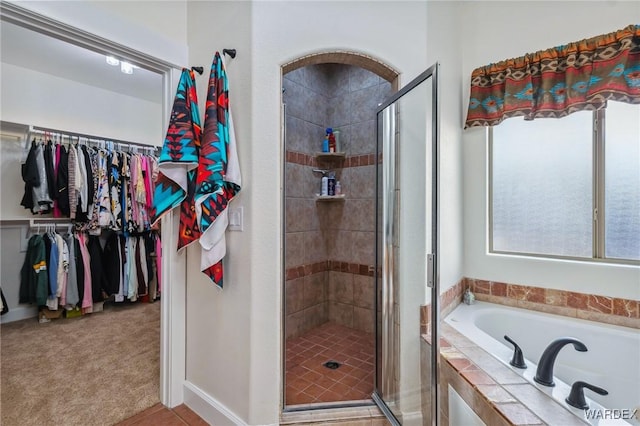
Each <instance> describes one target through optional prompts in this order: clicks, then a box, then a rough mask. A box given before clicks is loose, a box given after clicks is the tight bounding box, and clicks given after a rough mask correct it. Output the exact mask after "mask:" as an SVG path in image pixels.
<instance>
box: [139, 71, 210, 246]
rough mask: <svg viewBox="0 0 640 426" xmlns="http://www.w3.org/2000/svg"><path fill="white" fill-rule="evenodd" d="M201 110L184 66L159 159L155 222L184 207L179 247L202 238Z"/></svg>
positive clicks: (193, 84) (154, 204)
mask: <svg viewBox="0 0 640 426" xmlns="http://www.w3.org/2000/svg"><path fill="white" fill-rule="evenodd" d="M201 137H202V127H201V126H200V113H199V111H198V96H197V94H196V87H195V78H194V74H193V71H192V70H188V69H186V68H185V69H183V70H182V75H181V76H180V82H179V83H178V91H177V93H176V97H175V99H174V101H173V109H172V111H171V118H170V121H169V128H168V129H167V135H166V137H165V140H164V146H163V147H162V152H161V153H160V158H159V159H158V164H159V166H158V168H159V173H158V179H157V180H156V186H155V191H154V196H153V209H152V212H151V215H152V217H151V222H152V224H155V223H156V222H157V221H158V220H160V218H161V217H162V216H164V215H165V214H166V213H168V212H170V211H171V210H173V209H174V208H175V207H177V206H180V226H179V235H178V250H180V249H182V248H184V247H186V246H187V245H189V244H191V243H193V242H194V241H196V240H198V238H199V237H200V228H199V226H198V221H197V219H196V215H195V205H194V203H195V198H194V195H195V189H196V172H197V168H198V157H199V155H200V139H201Z"/></svg>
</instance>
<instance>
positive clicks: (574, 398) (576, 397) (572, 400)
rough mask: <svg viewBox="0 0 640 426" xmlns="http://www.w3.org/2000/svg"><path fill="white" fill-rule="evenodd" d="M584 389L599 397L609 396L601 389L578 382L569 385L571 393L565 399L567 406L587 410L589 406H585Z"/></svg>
mask: <svg viewBox="0 0 640 426" xmlns="http://www.w3.org/2000/svg"><path fill="white" fill-rule="evenodd" d="M584 388H587V389H590V390H592V391H594V392H595V393H597V394H600V395H609V392H607V391H606V390H604V389H602V388H599V387H597V386H594V385H592V384H590V383H587V382H582V381H580V380H578V381H577V382H575V383H574V384H573V385H571V392H569V396H568V397H567V398H566V399H565V401H566V402H567V404H569V405H571V406H572V407H576V408H580V409H581V410H586V409H587V408H589V404H587V401H586V400H585V399H584Z"/></svg>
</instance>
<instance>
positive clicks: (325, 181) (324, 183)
mask: <svg viewBox="0 0 640 426" xmlns="http://www.w3.org/2000/svg"><path fill="white" fill-rule="evenodd" d="M328 194H329V178H328V177H326V176H322V190H321V191H320V195H322V196H323V197H326V196H327V195H328Z"/></svg>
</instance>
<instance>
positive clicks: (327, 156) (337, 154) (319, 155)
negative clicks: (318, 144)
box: [315, 152, 347, 160]
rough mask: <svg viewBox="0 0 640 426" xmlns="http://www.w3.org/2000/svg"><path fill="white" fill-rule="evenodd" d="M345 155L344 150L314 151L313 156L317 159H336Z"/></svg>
mask: <svg viewBox="0 0 640 426" xmlns="http://www.w3.org/2000/svg"><path fill="white" fill-rule="evenodd" d="M346 155H347V153H346V152H316V154H315V156H316V158H317V159H318V160H337V159H342V158H344V157H345V156H346Z"/></svg>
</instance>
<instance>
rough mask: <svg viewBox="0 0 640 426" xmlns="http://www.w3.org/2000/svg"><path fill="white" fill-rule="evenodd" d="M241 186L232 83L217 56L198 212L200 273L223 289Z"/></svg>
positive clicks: (199, 177)
mask: <svg viewBox="0 0 640 426" xmlns="http://www.w3.org/2000/svg"><path fill="white" fill-rule="evenodd" d="M240 186H241V176H240V165H239V163H238V156H237V153H236V138H235V132H234V130H233V120H232V118H231V111H230V110H229V83H228V80H227V73H226V71H225V68H224V63H223V61H222V57H221V56H220V53H219V52H216V54H215V56H214V58H213V63H212V64H211V73H210V75H209V87H208V90H207V103H206V111H205V119H204V134H203V138H202V146H201V150H200V157H199V163H198V173H197V179H196V202H195V210H196V215H197V218H198V225H199V229H200V230H201V231H202V235H201V236H200V245H201V246H202V254H201V260H200V270H201V271H202V272H204V273H205V274H206V275H207V276H209V278H211V280H212V281H213V282H214V283H215V284H216V285H218V286H219V287H222V284H223V273H222V258H223V257H224V256H225V254H226V242H225V231H226V229H227V225H228V223H229V220H228V215H227V206H228V205H229V202H230V201H231V200H232V199H233V197H235V195H236V194H237V193H238V192H239V191H240Z"/></svg>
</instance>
